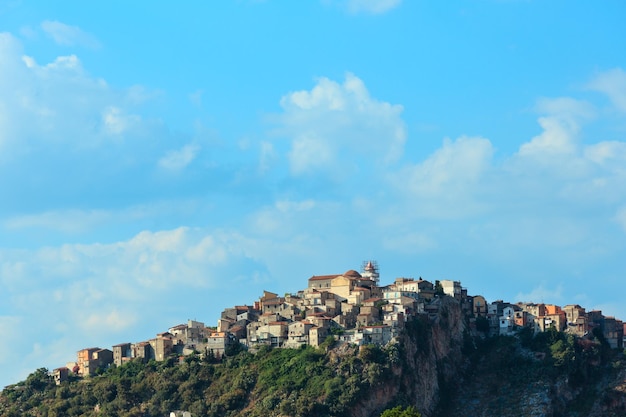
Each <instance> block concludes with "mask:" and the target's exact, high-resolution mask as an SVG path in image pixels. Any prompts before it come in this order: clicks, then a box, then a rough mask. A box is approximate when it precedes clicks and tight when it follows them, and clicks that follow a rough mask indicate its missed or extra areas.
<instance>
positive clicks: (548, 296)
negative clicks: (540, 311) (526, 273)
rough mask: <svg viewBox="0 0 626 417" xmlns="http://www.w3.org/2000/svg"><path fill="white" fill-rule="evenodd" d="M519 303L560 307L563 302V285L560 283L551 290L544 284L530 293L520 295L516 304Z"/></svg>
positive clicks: (517, 296) (516, 297)
mask: <svg viewBox="0 0 626 417" xmlns="http://www.w3.org/2000/svg"><path fill="white" fill-rule="evenodd" d="M517 301H521V302H534V303H546V304H557V305H560V304H561V303H562V302H563V284H561V283H559V284H557V285H556V287H552V288H550V286H548V285H547V284H546V283H545V282H543V283H541V284H540V285H539V286H538V287H535V288H533V289H532V290H531V291H530V292H527V293H518V294H517V295H516V296H515V301H514V302H517Z"/></svg>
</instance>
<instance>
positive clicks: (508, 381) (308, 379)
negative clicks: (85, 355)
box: [0, 297, 626, 417]
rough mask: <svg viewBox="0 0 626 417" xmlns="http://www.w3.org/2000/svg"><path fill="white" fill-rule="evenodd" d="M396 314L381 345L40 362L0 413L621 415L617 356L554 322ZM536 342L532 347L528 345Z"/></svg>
mask: <svg viewBox="0 0 626 417" xmlns="http://www.w3.org/2000/svg"><path fill="white" fill-rule="evenodd" d="M434 303H436V304H437V305H438V309H439V311H438V314H436V315H433V316H432V317H431V318H429V317H427V316H423V315H422V316H419V317H417V318H415V319H412V320H410V321H408V322H407V323H406V329H405V331H404V332H403V334H402V336H401V337H400V339H399V340H398V341H397V343H395V344H390V345H388V346H386V347H384V348H380V347H374V346H361V347H360V348H358V347H355V346H352V345H348V344H343V345H338V346H334V347H333V343H332V340H328V341H326V342H325V343H324V344H323V345H322V348H321V349H315V348H312V347H304V348H302V349H271V348H265V349H260V350H259V351H258V352H257V353H255V354H251V353H249V352H246V351H242V352H239V353H238V354H233V355H232V356H231V357H228V358H226V359H224V360H223V361H211V360H210V359H208V358H205V359H201V358H200V357H198V356H196V355H192V356H190V357H186V358H185V359H184V361H182V363H181V362H179V361H178V360H177V358H174V357H172V358H169V359H168V360H167V361H163V362H149V363H147V364H146V363H143V362H141V361H131V362H130V363H128V364H126V365H124V366H121V367H119V368H111V369H109V370H107V371H106V372H105V373H104V374H103V375H100V376H96V377H93V378H90V379H86V380H80V379H78V378H76V377H74V378H73V379H72V380H71V381H68V382H67V383H64V384H62V385H60V386H56V385H55V384H54V380H53V379H52V378H51V377H50V376H49V375H48V373H47V370H45V369H40V370H38V371H37V372H35V373H33V374H31V375H30V376H29V377H28V378H27V380H26V381H24V382H22V383H19V384H16V385H15V386H12V387H7V389H6V390H4V391H3V392H2V393H1V394H0V416H1V417H5V416H7V417H17V416H20V417H21V416H33V417H34V416H37V417H39V416H43V415H48V416H55V415H58V416H61V415H63V416H71V415H75V416H79V415H80V416H92V417H100V416H104V415H116V416H119V417H157V416H163V415H168V414H169V412H171V411H173V410H188V411H190V412H191V413H192V415H194V416H207V417H218V416H219V417H221V416H224V415H229V416H231V417H268V416H270V417H321V416H328V417H333V416H334V417H342V416H350V417H370V416H371V417H377V416H379V415H380V413H381V412H382V411H383V410H385V409H387V408H391V407H394V406H396V405H404V406H408V405H412V406H414V407H416V408H417V409H418V410H419V411H420V412H421V413H422V415H423V416H424V417H466V416H468V415H471V416H477V417H483V416H484V417H487V416H501V417H514V416H515V417H517V416H522V415H523V416H532V417H583V416H585V417H587V416H589V417H600V416H602V417H617V416H622V417H623V416H625V415H626V358H625V357H624V355H623V354H621V353H620V352H615V351H612V350H611V349H610V348H609V347H608V346H607V345H606V343H604V344H603V343H602V341H591V340H584V341H583V340H579V339H576V338H573V337H572V336H568V335H565V334H562V333H558V332H556V331H550V332H545V333H540V334H538V335H536V336H533V335H532V333H531V332H530V333H529V332H526V333H524V332H520V333H519V334H518V336H516V337H497V338H491V339H483V338H480V337H474V338H472V337H470V335H469V332H468V331H467V329H466V328H465V322H466V321H465V318H464V317H463V315H462V313H461V308H460V305H459V303H458V302H456V301H455V300H454V299H452V298H449V297H443V298H440V299H437V300H435V301H434ZM538 353H540V354H538Z"/></svg>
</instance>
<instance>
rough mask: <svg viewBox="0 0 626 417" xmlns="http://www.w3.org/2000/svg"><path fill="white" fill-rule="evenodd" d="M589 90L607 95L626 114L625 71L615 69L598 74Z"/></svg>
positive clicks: (589, 85)
mask: <svg viewBox="0 0 626 417" xmlns="http://www.w3.org/2000/svg"><path fill="white" fill-rule="evenodd" d="M588 88H589V89H591V90H594V91H599V92H601V93H604V94H606V95H607V96H608V97H609V99H610V100H611V102H612V103H613V105H614V106H615V107H616V108H617V109H618V110H619V111H621V112H626V71H624V70H623V69H621V68H614V69H612V70H609V71H605V72H601V73H599V74H597V75H596V77H595V78H594V79H593V80H592V81H591V82H590V83H589V84H588Z"/></svg>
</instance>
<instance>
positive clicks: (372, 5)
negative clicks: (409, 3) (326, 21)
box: [346, 0, 402, 14]
mask: <svg viewBox="0 0 626 417" xmlns="http://www.w3.org/2000/svg"><path fill="white" fill-rule="evenodd" d="M400 3H402V0H347V4H346V6H347V8H348V11H349V12H351V13H369V14H382V13H385V12H388V11H389V10H391V9H393V8H395V7H398V6H399V5H400Z"/></svg>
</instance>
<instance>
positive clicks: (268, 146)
mask: <svg viewBox="0 0 626 417" xmlns="http://www.w3.org/2000/svg"><path fill="white" fill-rule="evenodd" d="M260 149H261V150H260V154H259V171H260V172H261V173H263V172H267V171H268V170H269V169H270V168H271V167H272V165H273V164H274V162H275V161H276V160H277V159H278V152H276V149H275V148H274V145H273V144H272V142H268V141H262V142H261V145H260Z"/></svg>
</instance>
